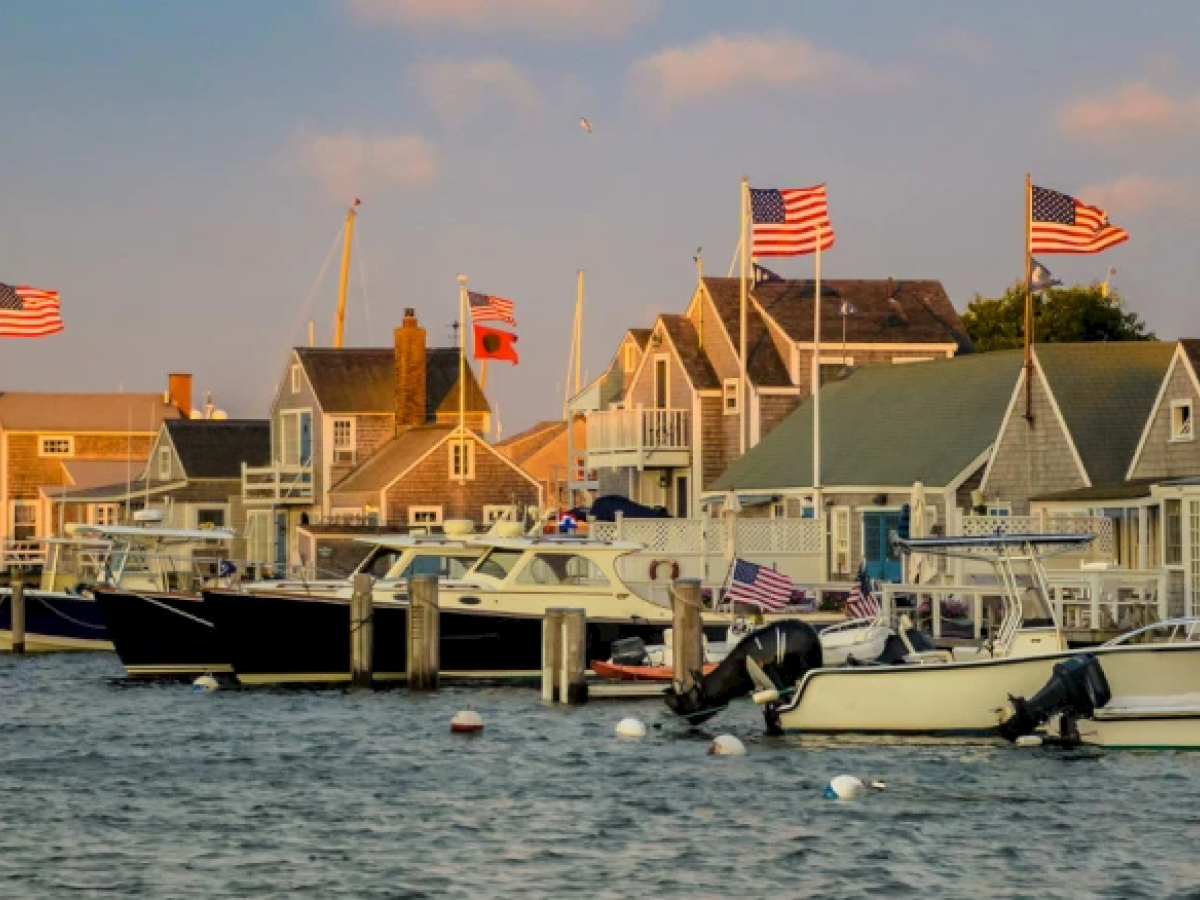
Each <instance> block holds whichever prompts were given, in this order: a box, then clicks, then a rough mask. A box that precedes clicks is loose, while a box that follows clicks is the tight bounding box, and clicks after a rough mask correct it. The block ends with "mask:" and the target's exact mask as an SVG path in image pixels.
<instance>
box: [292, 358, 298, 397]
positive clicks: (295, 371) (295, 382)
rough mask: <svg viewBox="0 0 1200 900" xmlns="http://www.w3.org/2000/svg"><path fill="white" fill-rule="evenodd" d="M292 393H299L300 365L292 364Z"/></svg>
mask: <svg viewBox="0 0 1200 900" xmlns="http://www.w3.org/2000/svg"><path fill="white" fill-rule="evenodd" d="M292 393H293V394H298V393H300V363H292Z"/></svg>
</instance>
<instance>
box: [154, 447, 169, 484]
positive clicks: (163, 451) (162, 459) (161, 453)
mask: <svg viewBox="0 0 1200 900" xmlns="http://www.w3.org/2000/svg"><path fill="white" fill-rule="evenodd" d="M157 462H158V480H159V481H167V480H168V479H170V477H171V448H170V447H159V448H158V461H157ZM163 463H166V465H163Z"/></svg>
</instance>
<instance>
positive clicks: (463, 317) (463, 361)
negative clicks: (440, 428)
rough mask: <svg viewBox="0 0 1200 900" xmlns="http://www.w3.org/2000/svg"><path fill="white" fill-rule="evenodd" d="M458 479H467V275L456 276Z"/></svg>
mask: <svg viewBox="0 0 1200 900" xmlns="http://www.w3.org/2000/svg"><path fill="white" fill-rule="evenodd" d="M458 321H459V322H460V323H461V327H460V328H459V329H458V480H459V481H466V480H467V440H466V437H467V276H466V275H459V276H458Z"/></svg>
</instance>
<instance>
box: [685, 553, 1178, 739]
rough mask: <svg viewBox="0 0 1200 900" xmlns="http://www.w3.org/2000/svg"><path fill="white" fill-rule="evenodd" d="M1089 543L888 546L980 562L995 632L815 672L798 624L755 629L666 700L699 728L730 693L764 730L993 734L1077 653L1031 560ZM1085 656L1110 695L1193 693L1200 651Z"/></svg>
mask: <svg viewBox="0 0 1200 900" xmlns="http://www.w3.org/2000/svg"><path fill="white" fill-rule="evenodd" d="M1092 539H1093V536H1091V535H1003V534H1001V535H993V536H980V537H954V538H913V539H909V540H897V541H896V544H897V546H898V548H899V549H900V550H901V551H902V552H905V553H921V554H941V555H946V556H958V557H963V558H966V559H970V560H974V561H977V562H984V563H989V564H990V565H991V568H992V570H993V572H994V574H995V580H996V589H997V592H998V593H999V595H1000V598H1001V603H1002V609H1003V616H1002V621H1001V624H1000V627H999V629H998V632H997V634H995V635H989V638H988V640H987V641H986V642H985V643H984V644H982V645H980V646H977V647H956V648H954V650H953V651H946V650H920V649H919V648H918V649H917V651H916V652H914V653H910V654H906V655H905V656H904V657H902V658H901V660H900V661H899V662H898V664H892V665H863V666H851V667H848V668H837V669H834V668H829V667H827V666H825V665H824V661H823V658H822V656H821V653H820V647H819V641H817V640H816V635H815V632H811V629H809V628H808V626H807V625H804V624H803V623H794V624H793V625H791V626H789V629H788V630H787V631H786V632H783V631H781V632H780V633H779V634H778V635H776V636H769V635H763V632H766V631H770V629H769V628H768V629H762V630H761V631H760V632H756V633H755V635H751V636H750V637H749V638H747V639H746V640H745V641H743V642H742V644H741V645H739V647H738V648H737V650H736V651H734V652H733V653H731V654H730V655H729V656H728V657H727V658H726V660H725V662H723V663H722V664H721V665H720V666H719V667H718V668H717V670H716V671H714V672H713V673H712V674H711V675H708V676H706V677H705V678H704V679H702V680H701V682H700V683H699V684H698V685H696V686H694V687H693V688H692V689H691V690H689V691H686V692H676V693H674V694H672V695H671V696H669V697H668V698H667V702H668V705H669V706H671V708H672V709H673V710H674V711H675V712H677V713H678V714H680V715H682V716H685V717H686V718H688V719H689V720H690V721H692V722H699V721H703V720H705V719H707V718H710V717H711V716H712V715H715V714H716V713H717V712H719V711H720V710H721V709H722V708H724V706H725V705H726V704H727V703H728V702H729V700H730V699H732V698H733V697H735V696H738V695H744V694H747V693H751V692H753V693H754V697H755V701H756V702H758V703H759V704H760V705H762V706H763V710H764V715H765V718H766V721H767V727H768V730H769V731H771V732H774V733H782V732H798V733H802V734H807V733H833V732H851V733H897V734H934V735H980V734H996V733H998V732H999V729H1000V726H1001V723H1002V722H1004V721H1005V720H1006V719H1007V718H1008V717H1009V716H1010V715H1011V712H1010V704H1009V698H1010V697H1013V696H1020V697H1028V696H1030V695H1032V694H1034V693H1036V692H1037V691H1038V690H1039V689H1040V688H1042V686H1043V685H1045V684H1046V682H1047V681H1048V680H1049V678H1050V677H1051V675H1052V673H1053V670H1054V667H1055V665H1056V664H1058V663H1060V662H1063V661H1065V660H1068V659H1071V658H1072V657H1074V656H1076V655H1078V654H1079V653H1082V652H1084V651H1071V650H1068V649H1067V644H1066V641H1065V639H1064V637H1063V634H1062V631H1061V629H1060V628H1059V625H1058V622H1057V621H1056V620H1055V618H1054V614H1053V611H1052V609H1051V606H1050V603H1049V596H1050V595H1049V585H1048V582H1047V578H1046V572H1045V568H1044V566H1043V564H1042V557H1043V556H1046V555H1049V554H1052V553H1056V552H1066V551H1068V550H1070V549H1072V548H1077V547H1080V546H1082V545H1084V544H1086V543H1087V542H1089V541H1091V540H1092ZM777 627H778V626H777ZM805 629H807V632H808V633H806V632H805ZM900 634H901V635H904V634H905V631H904V629H901V630H900ZM756 636H757V637H756ZM759 645H761V646H759ZM1086 652H1089V653H1093V654H1095V655H1096V656H1097V657H1098V658H1099V659H1100V661H1101V664H1102V665H1103V668H1104V671H1105V673H1106V675H1107V678H1108V682H1109V684H1110V685H1111V686H1112V693H1113V694H1114V695H1117V696H1139V695H1149V696H1153V695H1160V694H1163V693H1167V692H1169V691H1170V692H1173V691H1179V692H1182V693H1193V692H1200V644H1196V643H1173V644H1132V643H1126V644H1119V645H1115V646H1107V647H1098V648H1093V649H1091V650H1089V651H1086ZM772 654H774V655H772Z"/></svg>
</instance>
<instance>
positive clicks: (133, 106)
mask: <svg viewBox="0 0 1200 900" xmlns="http://www.w3.org/2000/svg"><path fill="white" fill-rule="evenodd" d="M0 33H3V34H4V37H5V46H6V47H7V48H8V51H7V52H5V53H4V54H0V203H2V207H0V282H5V283H9V284H29V285H34V286H37V287H43V288H51V289H57V290H59V291H60V292H61V294H62V304H63V316H64V319H65V321H66V330H65V331H64V332H63V333H62V334H60V335H57V336H54V337H51V338H45V339H38V340H29V339H25V340H19V339H8V338H0V390H45V391H53V390H63V391H88V390H91V391H103V390H119V389H120V390H130V391H153V390H159V389H161V388H165V386H166V374H167V373H168V372H191V373H194V375H195V389H196V394H197V405H199V402H201V401H202V399H203V395H204V392H206V391H211V392H212V394H213V396H214V399H215V401H216V402H217V404H218V406H220V407H221V408H224V409H226V410H227V411H228V412H229V413H230V414H231V415H239V416H266V415H267V412H268V410H269V406H270V402H271V398H272V396H273V394H274V391H275V388H276V386H277V384H278V382H279V379H280V377H281V375H282V373H283V367H284V364H285V361H286V358H287V351H288V348H289V347H291V346H295V345H301V344H304V343H305V342H306V341H307V322H308V320H309V319H310V318H312V319H313V320H314V321H315V327H316V340H317V343H318V344H319V345H329V344H330V343H331V342H332V328H333V319H334V312H335V307H336V298H337V275H338V265H339V252H340V245H338V243H337V242H338V236H339V233H340V229H341V227H342V220H343V216H344V213H345V209H346V207H347V205H348V204H349V203H350V202H351V201H352V200H353V198H354V197H360V198H362V201H363V202H362V206H361V207H360V213H359V216H358V227H357V246H356V248H355V254H354V259H353V262H352V273H351V283H350V291H349V294H350V299H349V303H348V312H347V323H346V342H345V343H346V345H347V346H367V345H375V346H378V345H387V344H390V341H391V329H392V328H393V327H395V326H396V325H398V324H399V321H400V317H401V316H402V314H403V310H404V308H406V307H413V308H414V309H415V310H416V312H417V316H418V318H419V319H420V321H421V322H422V324H424V325H425V326H426V327H427V328H428V329H429V336H430V343H431V344H439V345H444V344H448V343H450V341H451V339H452V332H451V329H450V325H451V323H453V322H454V321H455V320H456V319H457V317H458V282H457V276H458V275H459V274H465V275H467V276H468V279H469V280H468V285H469V287H470V288H471V289H473V290H479V291H482V292H485V293H491V294H498V295H502V296H505V297H508V298H510V299H512V300H513V301H514V302H515V304H516V311H517V320H518V333H519V336H520V338H519V344H518V347H519V350H520V352H521V362H520V365H519V366H516V367H511V366H509V365H507V364H505V363H495V364H493V365H492V366H491V367H490V370H489V376H488V377H489V383H488V393H489V397H490V399H491V400H492V402H493V404H494V405H495V407H496V408H497V411H498V413H499V417H500V419H501V421H502V423H503V428H504V431H505V432H506V433H512V432H513V431H515V430H517V429H519V428H522V427H524V426H527V425H529V424H531V423H533V422H534V421H537V420H540V419H546V418H556V417H558V416H559V415H560V414H561V410H562V404H563V392H564V387H565V378H566V372H567V363H568V354H569V350H570V335H571V329H572V317H573V314H574V299H575V285H576V273H577V271H578V270H580V269H583V270H585V271H586V273H587V274H586V280H587V302H586V312H585V322H584V339H585V347H584V351H583V364H584V366H583V367H584V370H585V373H586V374H587V375H588V376H590V377H594V376H596V375H597V374H599V373H600V372H601V371H602V370H603V368H604V367H605V366H606V365H607V364H608V362H609V360H610V358H611V357H612V354H613V352H614V351H615V348H616V345H617V342H618V341H619V339H620V337H621V335H622V334H623V332H624V331H625V329H627V328H632V327H648V326H650V325H651V324H652V323H653V320H654V317H655V315H656V314H657V313H660V312H682V311H683V310H684V308H685V306H686V304H687V302H688V300H689V298H690V296H691V292H692V290H693V288H694V285H695V279H696V269H695V266H694V263H693V256H694V254H695V253H696V249H697V247H701V248H703V259H704V265H705V271H706V272H707V273H709V274H722V275H723V274H725V272H726V271H727V270H728V268H729V266H730V260H731V259H732V257H733V253H734V250H735V247H736V243H737V234H738V191H739V180H740V178H741V177H742V176H743V175H746V176H749V178H750V180H751V183H752V184H753V185H754V186H756V187H799V186H803V185H808V184H815V183H819V182H825V183H826V184H827V185H828V195H829V205H830V216H831V219H832V222H833V225H834V228H835V230H836V233H837V244H836V246H835V247H834V248H833V249H832V250H831V251H829V252H828V253H827V254H825V256H824V259H823V270H824V273H825V275H826V277H829V278H886V277H888V276H892V277H895V278H898V279H902V278H933V279H940V280H941V281H942V282H943V283H944V284H945V286H946V288H947V290H948V291H949V293H950V296H951V298H952V299H953V300H954V302H955V305H956V306H957V307H958V308H959V309H960V310H962V309H964V308H965V307H966V304H967V303H968V302H969V301H970V300H971V299H972V298H973V296H974V295H975V294H976V293H981V294H983V295H985V296H988V295H991V296H995V295H998V294H999V293H1001V292H1002V291H1003V289H1004V288H1005V286H1006V285H1008V284H1009V283H1011V282H1013V281H1014V280H1016V279H1017V278H1018V277H1020V275H1021V271H1022V265H1023V263H1022V259H1023V253H1024V246H1023V233H1024V232H1023V229H1024V225H1023V213H1024V192H1023V184H1024V177H1025V173H1026V172H1031V173H1032V174H1033V178H1034V181H1035V183H1037V184H1040V185H1043V186H1046V187H1051V188H1054V189H1057V190H1060V191H1064V192H1066V193H1070V194H1073V195H1074V196H1077V197H1079V198H1080V199H1081V200H1084V201H1086V202H1089V203H1093V204H1098V205H1100V206H1103V207H1104V208H1105V209H1106V210H1107V211H1108V213H1109V215H1110V218H1111V220H1112V221H1113V222H1114V223H1116V224H1118V225H1120V226H1122V227H1124V228H1126V229H1127V230H1128V231H1129V233H1130V240H1129V242H1128V243H1127V244H1124V245H1122V246H1120V247H1117V248H1115V249H1113V250H1110V251H1109V252H1107V253H1104V254H1101V255H1096V256H1079V257H1068V256H1055V257H1047V258H1043V259H1042V260H1041V261H1042V262H1043V263H1044V264H1046V265H1047V266H1048V267H1049V268H1050V269H1051V271H1052V272H1053V273H1054V275H1055V276H1056V277H1058V278H1060V279H1061V280H1063V281H1065V282H1068V283H1071V282H1075V281H1084V282H1088V281H1093V280H1102V279H1103V278H1104V277H1105V275H1106V272H1107V269H1108V267H1110V266H1111V267H1114V268H1115V269H1116V273H1115V274H1114V275H1113V276H1112V277H1113V283H1114V285H1115V286H1116V287H1117V288H1118V289H1119V290H1120V291H1121V293H1122V294H1123V295H1124V297H1125V301H1126V303H1127V305H1128V308H1129V309H1131V310H1133V311H1136V312H1137V313H1138V314H1140V315H1141V316H1142V317H1143V318H1144V319H1145V320H1146V322H1147V323H1148V325H1149V327H1150V328H1151V329H1152V330H1153V331H1155V332H1156V333H1157V334H1158V336H1159V337H1161V338H1167V339H1170V338H1176V337H1180V336H1200V314H1198V311H1197V310H1198V307H1197V300H1196V294H1195V293H1194V291H1195V285H1197V284H1200V252H1197V248H1198V247H1200V171H1198V170H1197V167H1196V162H1195V160H1196V150H1195V148H1196V146H1197V138H1198V137H1200V57H1197V55H1196V54H1195V52H1194V40H1195V35H1196V34H1197V33H1200V3H1196V2H1195V0H1157V2H1155V3H1153V4H1134V3H1128V2H1117V0H1091V2H1079V0H1060V2H1056V3H1053V4H1047V3H1044V2H1036V3H1035V2H1031V0H1010V2H1006V3H1003V4H999V3H989V4H964V3H962V2H960V0H922V2H920V3H903V4H901V3H894V2H891V0H842V2H838V3H823V4H815V3H814V4H810V3H799V2H794V0H758V2H755V3H730V2H727V0H657V2H656V0H254V2H245V0H206V2H204V3H196V2H194V0H156V2H154V3H147V2H145V0H105V2H103V3H78V2H74V0H5V2H4V4H3V8H2V9H0ZM581 117H586V118H587V119H588V120H589V121H590V122H591V123H592V132H591V133H590V134H589V133H588V132H587V131H585V130H584V129H583V128H582V127H581V126H580V118H581ZM331 253H332V255H330V254H331ZM773 268H775V269H776V270H777V271H779V272H780V273H781V274H784V275H786V276H791V277H811V274H812V259H811V257H801V258H793V259H787V260H782V261H777V265H775V266H773Z"/></svg>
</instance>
